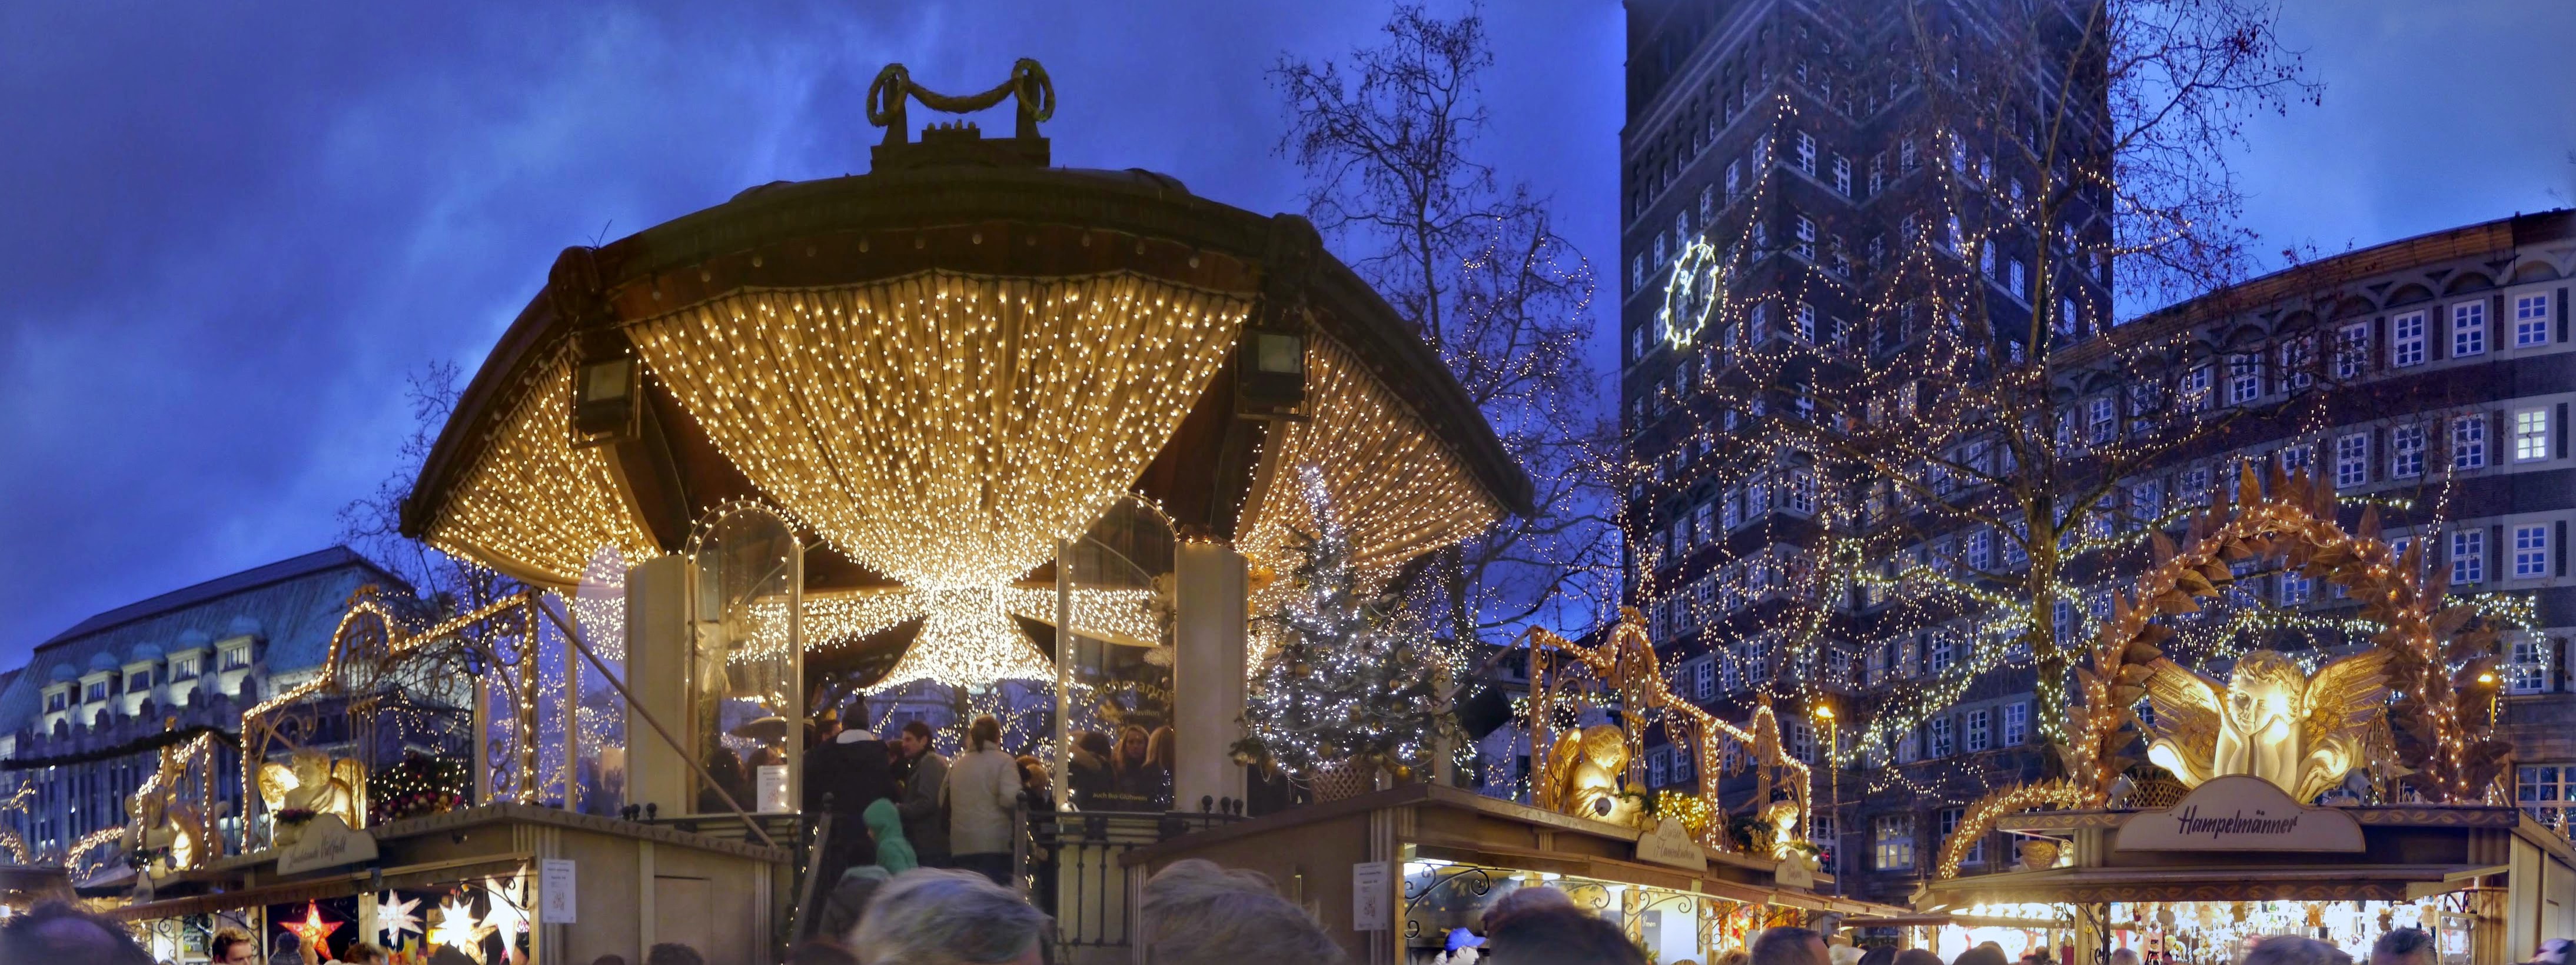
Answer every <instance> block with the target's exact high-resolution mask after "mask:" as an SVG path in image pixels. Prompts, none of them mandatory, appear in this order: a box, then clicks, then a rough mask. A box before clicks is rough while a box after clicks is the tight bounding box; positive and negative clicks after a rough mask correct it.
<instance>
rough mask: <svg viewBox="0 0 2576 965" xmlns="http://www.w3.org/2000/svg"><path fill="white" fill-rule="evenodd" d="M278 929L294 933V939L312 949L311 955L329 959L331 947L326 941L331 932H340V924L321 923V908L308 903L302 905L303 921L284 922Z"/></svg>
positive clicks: (333, 922)
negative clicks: (299, 940) (298, 939)
mask: <svg viewBox="0 0 2576 965" xmlns="http://www.w3.org/2000/svg"><path fill="white" fill-rule="evenodd" d="M279 927H281V928H284V929H286V930H287V931H291V932H294V933H295V937H297V938H300V939H303V940H304V947H306V948H310V949H312V950H313V954H315V955H317V956H319V957H322V958H326V959H327V958H330V957H331V946H330V944H329V942H327V941H326V939H328V938H330V937H331V933H332V932H335V931H338V930H340V923H339V922H336V921H323V920H322V906H321V905H318V904H315V903H313V902H310V901H308V902H305V903H304V920H303V921H290V922H285V923H283V924H281V925H280V926H279Z"/></svg>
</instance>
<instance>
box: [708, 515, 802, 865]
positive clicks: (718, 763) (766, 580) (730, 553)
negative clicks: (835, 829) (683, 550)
mask: <svg viewBox="0 0 2576 965" xmlns="http://www.w3.org/2000/svg"><path fill="white" fill-rule="evenodd" d="M690 556H691V559H692V562H693V563H694V565H695V568H696V574H695V582H696V593H697V612H696V614H695V616H694V619H695V621H696V624H695V631H696V632H695V641H694V644H695V659H694V661H693V662H692V664H691V666H690V679H689V686H690V695H691V700H692V703H693V706H692V718H693V719H692V723H693V725H694V732H695V735H696V736H695V741H696V753H697V755H698V763H699V765H700V766H702V767H704V768H705V769H706V772H707V777H705V778H700V777H698V776H697V775H696V774H691V775H690V781H691V790H692V794H691V795H690V796H691V798H692V799H693V801H694V803H695V813H699V814H722V813H729V812H731V811H733V809H734V806H735V805H739V806H740V807H741V808H743V809H744V810H749V811H757V812H762V813H776V812H782V811H793V810H796V802H797V799H798V798H797V786H796V776H797V775H796V770H797V764H796V761H797V760H798V759H799V758H801V757H802V756H803V755H802V754H800V753H791V749H792V748H795V747H797V746H798V745H801V743H802V741H803V736H804V734H803V727H802V723H801V717H802V714H801V712H800V710H799V700H800V697H801V694H802V685H801V684H800V683H799V680H798V671H799V668H800V664H799V661H800V659H801V657H802V650H803V645H802V644H803V635H802V633H801V632H800V631H801V629H802V628H801V627H800V625H799V623H798V610H799V608H800V607H801V606H802V604H803V587H804V584H805V574H804V552H803V550H802V549H801V548H800V547H799V546H798V545H797V542H796V534H795V533H794V532H793V531H792V530H790V529H789V528H788V526H787V524H786V522H784V521H783V520H780V519H779V518H778V517H777V516H776V515H774V514H772V513H770V512H769V511H768V510H765V509H761V508H758V507H752V506H735V507H728V508H726V509H722V510H718V511H717V514H716V516H715V517H714V518H712V519H710V520H708V521H707V522H706V523H704V524H701V526H700V528H699V531H698V535H697V537H696V538H695V539H694V540H693V541H692V547H691V553H690ZM791 741H794V742H797V743H796V744H791V743H790V742H791ZM709 780H712V781H713V783H712V784H710V783H709ZM728 797H730V798H731V799H732V803H730V804H729V803H728V802H727V800H726V799H727V798H728Z"/></svg>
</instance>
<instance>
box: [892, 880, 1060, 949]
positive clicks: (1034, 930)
mask: <svg viewBox="0 0 2576 965" xmlns="http://www.w3.org/2000/svg"><path fill="white" fill-rule="evenodd" d="M1046 925H1047V916H1046V915H1044V914H1041V913H1039V911H1038V910H1037V909H1035V908H1031V907H1029V903H1028V902H1025V901H1021V900H1020V896H1019V895H1018V894H1017V893H1015V892H1013V891H1011V890H1010V889H1008V888H1004V887H1002V886H1000V885H997V884H994V883H992V882H991V881H987V880H985V878H984V876H982V875H979V874H976V873H974V872H971V871H950V870H945V869H940V868H915V869H913V870H911V871H906V872H904V873H902V874H899V875H896V876H894V880H892V881H889V882H886V884H885V886H884V887H882V888H879V889H877V893H876V897H874V898H872V899H869V901H868V907H867V915H866V917H864V918H861V919H860V920H859V927H858V929H857V930H856V931H853V932H851V933H850V950H851V951H854V952H857V953H858V956H859V961H860V962H863V963H865V965H1040V963H1041V962H1042V961H1044V958H1043V957H1042V956H1043V955H1044V951H1043V946H1044V945H1045V933H1046Z"/></svg>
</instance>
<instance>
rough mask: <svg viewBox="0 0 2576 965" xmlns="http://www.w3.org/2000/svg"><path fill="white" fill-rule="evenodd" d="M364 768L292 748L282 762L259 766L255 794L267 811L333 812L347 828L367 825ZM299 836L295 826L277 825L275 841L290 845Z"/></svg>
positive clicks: (322, 813) (299, 832) (301, 829)
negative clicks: (290, 752)
mask: <svg viewBox="0 0 2576 965" xmlns="http://www.w3.org/2000/svg"><path fill="white" fill-rule="evenodd" d="M366 788H367V769H366V766H365V765H362V764H360V763H358V762H357V761H356V760H352V759H342V760H336V761H335V760H332V759H331V758H330V757H329V756H328V755H325V754H323V753H322V752H320V751H296V752H295V753H294V754H292V755H289V756H288V757H287V759H286V763H284V764H280V763H277V762H276V761H269V762H267V763H265V764H261V765H260V766H259V797H260V800H262V801H264V802H267V804H268V810H269V813H271V814H275V813H277V812H279V811H298V810H300V811H311V812H313V813H314V815H315V816H317V817H318V816H320V815H324V814H336V815H339V816H340V820H342V821H344V822H347V824H348V825H349V827H350V828H352V829H355V828H363V827H366V826H367V808H366V793H367V792H366ZM301 837H303V828H302V827H301V826H299V825H289V824H279V825H278V830H277V843H278V844H281V845H292V844H294V843H295V841H296V840H297V839H299V838H301Z"/></svg>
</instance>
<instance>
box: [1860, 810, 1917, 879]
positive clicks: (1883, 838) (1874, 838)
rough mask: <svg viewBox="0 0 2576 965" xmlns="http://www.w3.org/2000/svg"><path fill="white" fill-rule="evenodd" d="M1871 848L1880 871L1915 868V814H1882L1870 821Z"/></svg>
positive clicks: (1910, 869)
mask: <svg viewBox="0 0 2576 965" xmlns="http://www.w3.org/2000/svg"><path fill="white" fill-rule="evenodd" d="M1870 827H1871V831H1872V833H1871V835H1870V850H1871V852H1872V857H1874V858H1876V861H1875V863H1876V864H1877V866H1878V870H1880V871H1912V870H1914V816H1913V815H1911V814H1882V815H1879V816H1878V817H1877V818H1874V819H1872V820H1871V822H1870Z"/></svg>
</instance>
